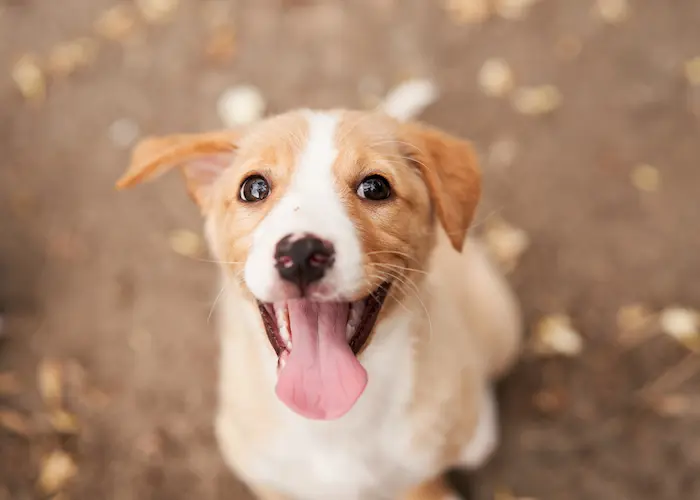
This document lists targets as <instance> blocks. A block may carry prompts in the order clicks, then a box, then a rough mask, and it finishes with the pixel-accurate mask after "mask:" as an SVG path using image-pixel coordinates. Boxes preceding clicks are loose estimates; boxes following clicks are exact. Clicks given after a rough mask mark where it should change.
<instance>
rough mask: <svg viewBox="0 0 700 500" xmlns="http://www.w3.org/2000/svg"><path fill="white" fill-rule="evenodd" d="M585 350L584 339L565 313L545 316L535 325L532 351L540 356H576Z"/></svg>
mask: <svg viewBox="0 0 700 500" xmlns="http://www.w3.org/2000/svg"><path fill="white" fill-rule="evenodd" d="M582 350H583V339H582V338H581V335H580V334H579V333H578V332H577V331H576V330H575V329H574V327H573V326H572V324H571V318H569V317H568V316H566V315H564V314H552V315H550V316H545V317H543V318H542V319H541V320H540V321H539V322H538V324H537V326H536V327H535V332H534V336H533V338H532V351H533V353H534V354H536V355H538V356H556V355H561V356H568V357H575V356H578V355H579V354H581V351H582Z"/></svg>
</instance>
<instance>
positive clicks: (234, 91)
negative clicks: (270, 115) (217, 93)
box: [217, 85, 266, 128]
mask: <svg viewBox="0 0 700 500" xmlns="http://www.w3.org/2000/svg"><path fill="white" fill-rule="evenodd" d="M265 106H266V104H265V99H264V98H263V96H262V93H261V92H260V90H258V88H257V87H254V86H252V85H239V86H236V87H231V88H229V89H227V90H226V91H225V92H224V93H223V94H221V97H219V100H218V102H217V110H218V112H219V118H220V119H221V121H222V122H223V123H224V125H225V126H227V127H230V128H233V127H236V126H239V125H247V124H249V123H252V122H255V121H257V120H259V119H260V118H262V116H263V113H264V112H265Z"/></svg>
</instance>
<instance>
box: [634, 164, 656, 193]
mask: <svg viewBox="0 0 700 500" xmlns="http://www.w3.org/2000/svg"><path fill="white" fill-rule="evenodd" d="M631 178H632V184H633V185H634V187H636V188H637V189H639V190H640V191H646V192H647V193H652V192H654V191H657V190H658V189H659V184H660V182H661V174H660V173H659V170H658V169H657V168H656V167H652V166H651V165H647V164H642V165H637V166H636V167H634V169H633V170H632V175H631Z"/></svg>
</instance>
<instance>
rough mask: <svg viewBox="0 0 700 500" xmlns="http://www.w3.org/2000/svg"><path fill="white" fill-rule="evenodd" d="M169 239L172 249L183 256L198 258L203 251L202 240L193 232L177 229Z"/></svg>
mask: <svg viewBox="0 0 700 500" xmlns="http://www.w3.org/2000/svg"><path fill="white" fill-rule="evenodd" d="M168 239H169V241H170V248H172V250H173V251H174V252H175V253H177V254H180V255H182V256H185V257H196V256H198V255H199V254H200V252H201V251H202V247H203V245H202V239H201V238H200V237H199V235H198V234H197V233H195V232H193V231H189V230H187V229H177V230H175V231H172V232H171V233H170V235H169V237H168Z"/></svg>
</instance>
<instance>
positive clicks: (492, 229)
mask: <svg viewBox="0 0 700 500" xmlns="http://www.w3.org/2000/svg"><path fill="white" fill-rule="evenodd" d="M484 227H485V229H484V233H483V240H484V243H485V244H486V248H487V249H488V251H489V253H490V254H491V256H492V257H493V258H494V259H495V260H496V261H497V262H498V263H499V265H500V266H501V268H502V269H503V271H504V272H506V273H508V272H511V271H513V270H514V269H515V268H516V267H517V265H518V262H519V261H520V257H521V256H522V254H523V253H524V252H525V250H527V247H528V246H529V245H530V238H529V236H528V235H527V233H526V232H525V231H524V230H522V229H519V228H517V227H515V226H513V225H511V224H509V223H508V222H506V221H505V220H503V219H501V218H500V217H495V216H494V217H490V218H489V219H487V220H486V221H485V222H484Z"/></svg>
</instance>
